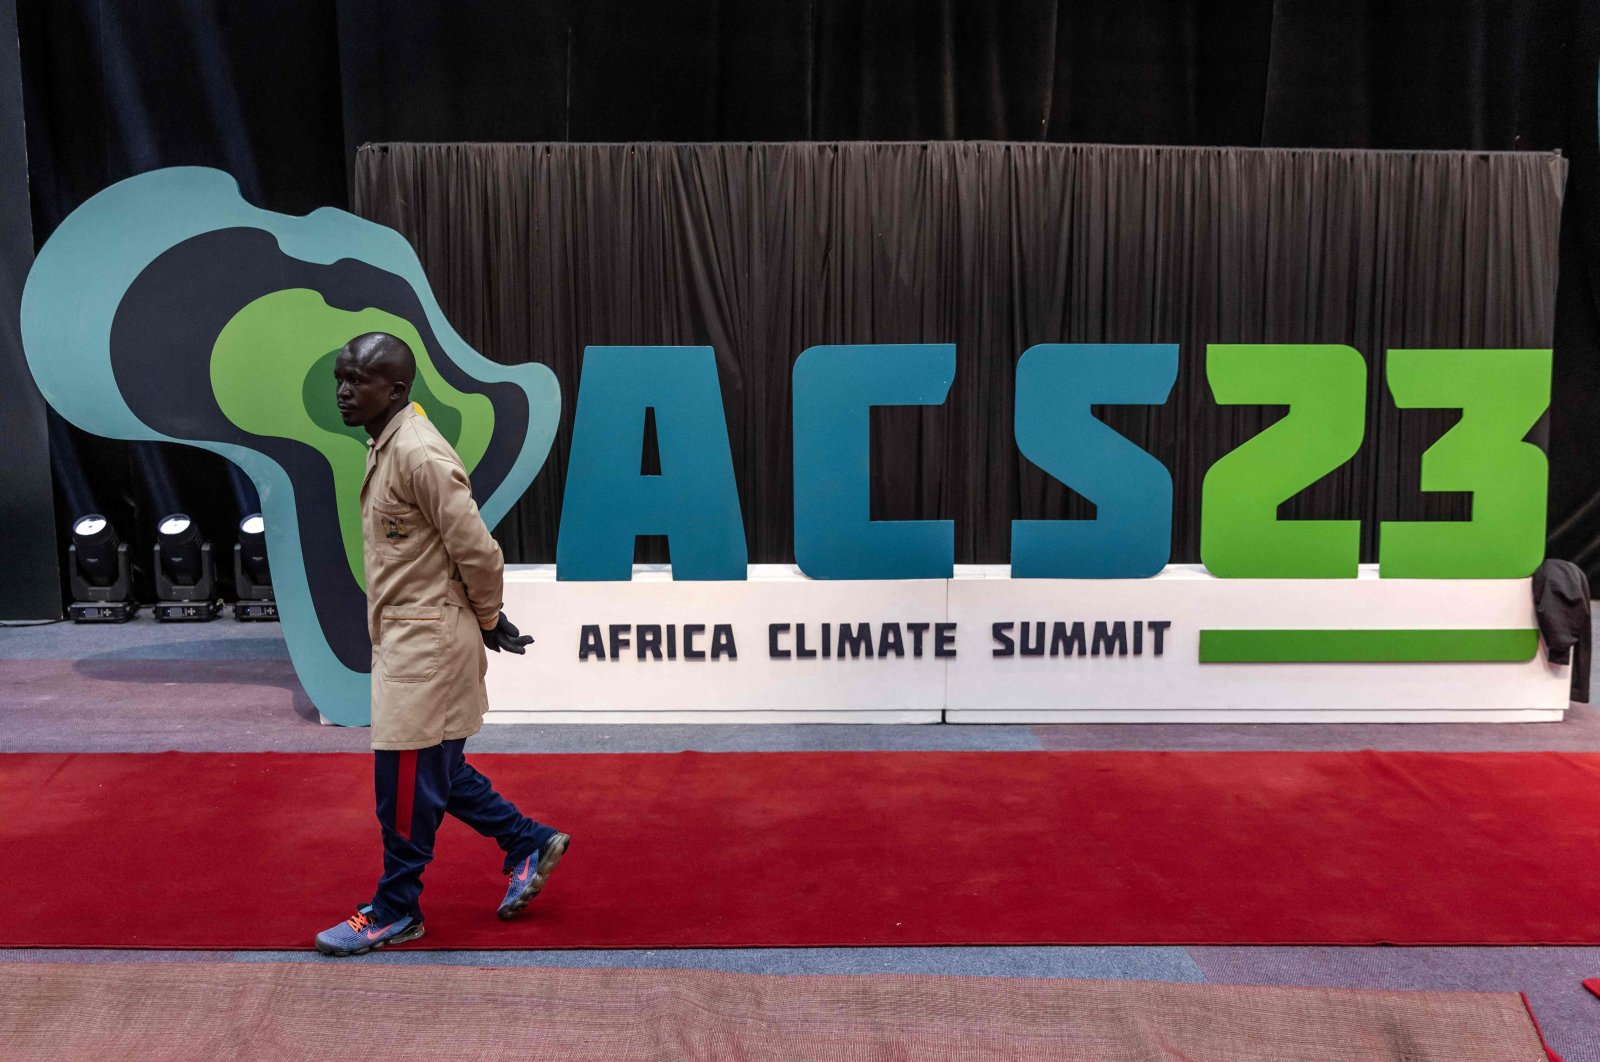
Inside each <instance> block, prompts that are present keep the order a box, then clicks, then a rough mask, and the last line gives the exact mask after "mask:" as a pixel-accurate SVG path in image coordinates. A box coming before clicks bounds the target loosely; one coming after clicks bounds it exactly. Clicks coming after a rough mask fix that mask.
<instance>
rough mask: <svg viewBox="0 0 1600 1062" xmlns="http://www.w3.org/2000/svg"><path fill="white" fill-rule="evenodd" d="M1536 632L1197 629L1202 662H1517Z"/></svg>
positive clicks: (1532, 646)
mask: <svg viewBox="0 0 1600 1062" xmlns="http://www.w3.org/2000/svg"><path fill="white" fill-rule="evenodd" d="M1538 651H1539V632H1538V631H1537V630H1535V629H1534V628H1532V627H1528V628H1524V629H1518V630H1470V631H1417V630H1378V631H1351V630H1322V631H1201V632H1200V662H1201V663H1202V664H1330V663H1338V664H1387V663H1460V662H1483V663H1489V662H1504V663H1521V662H1523V661H1525V660H1532V659H1533V655H1534V654H1535V653H1537V652H1538Z"/></svg>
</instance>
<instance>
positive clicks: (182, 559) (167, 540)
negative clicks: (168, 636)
mask: <svg viewBox="0 0 1600 1062" xmlns="http://www.w3.org/2000/svg"><path fill="white" fill-rule="evenodd" d="M155 558H156V565H155V577H156V608H155V612H156V619H158V620H162V621H163V622H170V621H188V622H205V621H206V620H214V619H216V618H217V613H218V612H220V611H221V610H222V606H221V605H219V604H218V603H217V578H216V565H215V564H213V563H212V560H211V543H209V542H206V541H204V540H203V539H202V538H201V537H200V529H199V528H198V527H196V526H195V523H194V521H193V520H191V519H189V517H188V516H187V515H185V514H184V513H172V514H171V515H169V516H165V517H162V519H161V522H160V523H159V524H157V525H156V545H155Z"/></svg>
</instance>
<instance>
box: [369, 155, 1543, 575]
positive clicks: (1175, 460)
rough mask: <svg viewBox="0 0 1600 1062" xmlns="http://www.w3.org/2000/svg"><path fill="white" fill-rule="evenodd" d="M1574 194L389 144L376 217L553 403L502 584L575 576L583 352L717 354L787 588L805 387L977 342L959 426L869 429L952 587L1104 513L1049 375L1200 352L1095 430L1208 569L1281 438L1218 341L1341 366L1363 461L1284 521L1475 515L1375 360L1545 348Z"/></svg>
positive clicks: (1275, 164)
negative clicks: (1238, 479)
mask: <svg viewBox="0 0 1600 1062" xmlns="http://www.w3.org/2000/svg"><path fill="white" fill-rule="evenodd" d="M1565 176H1566V163H1565V161H1564V160H1563V159H1561V158H1559V157H1557V156H1553V155H1549V154H1532V153H1505V154H1491V153H1482V152H1471V153H1467V152H1461V153H1455V152H1448V153H1447V152H1383V151H1312V150H1276V149H1248V148H1169V147H1111V146H1099V145H1080V144H1020V143H1000V142H987V141H985V142H938V143H862V142H852V143H785V144H658V143H651V144H642V143H641V144H568V143H552V144H379V145H368V146H366V147H363V148H362V149H361V151H360V153H359V156H358V159H357V165H356V174H355V182H356V184H355V208H356V210H357V211H358V212H359V213H361V214H362V215H363V216H365V217H368V218H371V219H373V220H375V221H379V222H382V223H383V224H385V225H390V226H392V227H394V228H396V229H398V230H399V231H400V232H402V233H404V234H405V236H406V237H407V238H408V239H410V241H411V242H412V244H413V245H414V246H415V247H416V249H417V252H418V254H419V255H420V256H421V259H422V263H423V266H424V267H425V269H426V270H427V274H428V277H429V279H430V280H431V282H432V284H433V287H434V291H435V293H436V294H437V295H438V298H439V301H440V303H441V305H442V306H443V308H444V311H445V313H446V314H447V315H448V316H449V318H450V321H451V323H452V324H453V325H454V326H455V328H456V330H457V331H459V332H460V333H461V335H462V337H463V338H464V339H465V340H466V341H467V342H469V343H471V344H472V345H473V346H474V347H476V348H477V349H478V350H480V351H482V352H483V353H484V354H486V355H487V356H489V357H491V358H494V359H495V360H497V361H502V362H510V363H515V362H523V361H540V362H544V363H545V364H547V365H549V366H550V367H551V368H553V369H554V370H555V372H556V375H557V376H558V377H559V378H560V380H561V387H562V423H561V429H560V432H559V433H558V435H557V439H556V443H555V447H554V449H553V450H552V453H551V456H550V459H549V461H548V462H547V464H546V465H545V469H544V471H543V472H541V474H540V476H539V478H538V480H537V481H536V482H535V483H534V485H533V487H532V489H530V490H529V492H528V493H527V495H526V496H525V497H524V498H523V500H522V502H521V503H520V504H519V505H518V506H517V507H516V508H515V510H514V511H513V512H512V513H511V514H510V515H509V516H508V517H507V518H506V520H505V521H504V522H503V523H502V524H501V525H500V527H499V528H498V529H497V531H496V534H497V537H499V538H500V540H501V541H502V543H503V544H504V545H505V547H506V555H507V559H508V560H511V561H521V562H531V561H550V560H553V559H554V556H555V541H556V529H557V527H558V524H559V519H560V506H561V494H562V488H563V483H564V476H563V474H564V470H565V467H566V459H567V452H568V445H569V442H570V438H571V425H572V413H573V408H574V402H575V401H576V399H577V391H578V387H577V385H578V374H579V368H580V365H581V361H582V353H583V348H584V347H585V346H588V345H605V344H663V345H667V344H705V345H709V346H711V347H713V348H714V349H715V350H716V356H717V364H718V367H719V370H720V373H721V384H722V394H723V403H724V406H725V408H726V413H727V419H728V435H729V439H730V442H731V444H732V448H733V458H734V467H735V472H736V475H737V477H738V483H739V494H740V499H741V502H742V504H743V508H744V517H745V527H746V531H747V535H748V539H749V545H750V559H751V561H752V562H769V561H787V560H791V559H792V541H793V529H792V522H793V512H792V492H791V483H792V479H791V477H792V463H791V462H792V454H791V446H792V440H791V434H790V415H789V408H790V388H789V375H790V368H791V366H792V365H793V362H794V359H795V358H796V357H797V356H798V355H799V354H800V352H801V351H803V350H805V349H806V348H807V347H809V346H813V345H816V344H822V343H924V342H926V343H933V342H939V343H952V342H953V343H955V344H956V346H957V354H956V358H957V369H956V379H955V383H954V386H953V387H952V389H951V392H950V397H949V399H948V400H947V401H946V403H945V404H944V405H943V406H940V407H936V408H932V407H930V408H890V409H882V410H877V411H875V412H874V414H873V417H874V420H873V447H874V452H873V515H874V517H875V518H878V519H936V518H937V519H953V520H954V521H955V528H956V560H957V562H958V563H1001V562H1004V561H1006V560H1007V559H1008V558H1009V553H1010V522H1011V520H1012V519H1014V518H1026V519H1049V518H1081V517H1087V516H1091V515H1093V507H1092V506H1091V505H1089V504H1088V503H1087V502H1085V501H1084V500H1083V499H1082V498H1081V497H1079V496H1077V495H1075V494H1073V493H1072V492H1071V491H1069V490H1067V489H1066V488H1064V487H1063V486H1061V485H1060V484H1059V483H1057V482H1055V481H1054V480H1052V479H1050V478H1049V477H1048V476H1046V475H1044V474H1043V473H1042V472H1040V471H1039V470H1038V469H1037V468H1035V467H1034V466H1032V465H1031V464H1030V463H1029V462H1027V461H1026V460H1024V459H1023V458H1022V457H1021V456H1020V455H1019V454H1018V453H1017V450H1016V447H1015V444H1014V442H1013V439H1012V397H1013V396H1012V390H1013V386H1014V380H1013V376H1014V368H1015V364H1016V361H1017V358H1018V357H1019V356H1020V355H1021V354H1022V352H1023V351H1024V350H1026V349H1027V348H1028V347H1029V346H1031V345H1033V344H1035V343H1050V342H1074V343H1082V342H1176V343H1179V344H1181V353H1180V365H1181V367H1180V370H1179V375H1178V382H1177V385H1176V387H1175V388H1174V390H1173V393H1172V396H1171V398H1170V399H1169V401H1168V402H1167V404H1166V405H1165V406H1163V407H1160V408H1146V407H1107V408H1105V409H1103V410H1100V411H1099V412H1100V414H1101V415H1102V417H1103V418H1104V419H1105V420H1106V421H1107V422H1108V423H1110V424H1111V425H1112V426H1113V427H1115V428H1117V429H1118V430H1119V431H1122V432H1123V433H1124V434H1126V435H1127V436H1129V437H1130V438H1131V439H1133V440H1134V441H1136V442H1137V443H1139V444H1140V445H1141V446H1143V447H1145V448H1146V449H1147V450H1149V451H1150V452H1151V453H1153V454H1154V455H1155V456H1156V457H1158V458H1159V459H1160V460H1161V461H1162V462H1163V463H1164V464H1165V465H1166V466H1167V468H1168V469H1170V470H1171V471H1172V474H1173V479H1174V486H1175V499H1174V514H1173V521H1174V527H1173V560H1174V561H1194V560H1197V559H1198V556H1199V512H1200V486H1201V481H1202V479H1203V477H1204V475H1205V472H1206V469H1207V468H1209V467H1210V465H1211V463H1212V462H1213V461H1215V460H1216V459H1217V458H1218V457H1220V456H1221V455H1222V454H1224V453H1226V452H1227V451H1229V450H1230V449H1232V448H1233V447H1235V446H1237V445H1238V444H1239V443H1241V442H1243V441H1244V440H1245V439H1247V438H1249V437H1250V436H1251V435H1253V434H1255V433H1256V432H1258V431H1260V430H1261V429H1262V428H1263V427H1265V426H1266V425H1268V424H1270V423H1271V422H1272V421H1273V420H1275V419H1277V418H1278V417H1279V416H1281V415H1282V412H1283V410H1282V408H1281V407H1279V408H1248V407H1234V406H1218V405H1217V404H1216V403H1215V402H1214V401H1213V398H1212V395H1211V391H1210V388H1209V387H1208V386H1207V384H1206V377H1205V346H1206V344H1207V343H1261V342H1274V343H1346V344H1349V345H1351V346H1353V347H1355V348H1357V349H1358V350H1360V351H1361V352H1362V353H1363V354H1365V355H1366V358H1367V364H1368V368H1369V384H1368V403H1367V405H1368V411H1367V434H1366V439H1365V441H1364V443H1363V445H1362V447H1361V450H1360V451H1359V452H1358V453H1357V455H1356V456H1355V458H1354V459H1353V460H1351V461H1350V462H1348V463H1347V464H1345V465H1344V466H1342V467H1341V468H1339V469H1337V470H1336V471H1334V472H1333V473H1331V474H1330V475H1328V476H1327V477H1325V478H1324V479H1322V480H1321V481H1319V482H1318V483H1316V484H1315V485H1313V486H1312V487H1311V488H1310V489H1308V490H1307V491H1305V492H1303V493H1302V494H1301V495H1299V496H1297V497H1295V498H1293V499H1291V500H1290V501H1289V502H1287V503H1286V504H1285V505H1284V507H1283V510H1282V514H1283V515H1284V516H1286V517H1300V518H1329V519H1333V518H1339V519H1350V518H1360V519H1361V520H1362V522H1363V536H1362V553H1363V560H1372V559H1375V557H1374V550H1375V548H1376V530H1377V522H1378V521H1380V520H1389V519H1463V518H1465V517H1466V516H1467V515H1468V513H1469V501H1468V497H1467V496H1466V495H1460V494H1423V493H1421V492H1420V490H1419V489H1418V480H1419V474H1420V460H1421V454H1422V452H1423V451H1424V450H1425V449H1427V447H1428V446H1430V445H1432V443H1433V442H1434V441H1435V440H1436V439H1437V438H1438V437H1439V435H1440V434H1441V433H1442V432H1443V431H1444V430H1446V429H1447V428H1448V427H1449V426H1450V425H1451V424H1453V423H1454V422H1455V421H1456V419H1457V418H1458V416H1459V415H1458V414H1456V413H1453V412H1444V411H1412V410H1407V411H1403V412H1402V411H1400V410H1397V409H1396V408H1395V406H1394V403H1393V401H1392V399H1391V398H1390V396H1389V393H1388V389H1387V387H1386V386H1385V385H1384V358H1385V351H1386V350H1389V349H1394V348H1406V347H1548V346H1550V344H1551V333H1552V322H1553V311H1554V303H1555V285H1556V249H1557V228H1558V223H1559V218H1560V207H1561V191H1562V187H1563V183H1564V180H1565ZM1557 386H1558V387H1559V381H1558V383H1557ZM1542 433H1543V426H1542V425H1541V427H1540V428H1538V429H1536V430H1535V432H1534V433H1533V436H1532V437H1533V438H1534V439H1535V440H1536V441H1542ZM642 445H643V444H642ZM642 456H643V455H642ZM638 559H640V560H663V559H666V551H665V549H664V547H663V544H662V543H660V542H658V541H644V542H642V543H641V550H640V554H639V557H638Z"/></svg>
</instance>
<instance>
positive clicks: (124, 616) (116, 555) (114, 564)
mask: <svg viewBox="0 0 1600 1062" xmlns="http://www.w3.org/2000/svg"><path fill="white" fill-rule="evenodd" d="M67 582H68V584H69V585H70V586H71V588H72V604H71V605H69V606H67V615H69V616H71V617H72V619H73V622H75V623H125V622H127V621H128V620H130V619H132V618H133V617H134V614H135V613H136V612H138V611H139V606H138V604H137V603H135V602H134V601H133V600H132V596H133V595H132V589H133V579H132V576H131V573H130V570H129V566H128V546H127V544H126V543H124V542H123V541H122V540H121V539H119V538H118V537H117V531H116V528H114V527H112V526H111V521H109V520H107V519H106V518H105V517H104V516H101V515H100V514H99V513H85V514H84V515H82V516H80V517H78V518H77V519H76V520H74V521H73V522H72V545H70V546H68V547H67Z"/></svg>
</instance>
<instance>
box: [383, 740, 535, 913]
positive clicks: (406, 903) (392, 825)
mask: <svg viewBox="0 0 1600 1062" xmlns="http://www.w3.org/2000/svg"><path fill="white" fill-rule="evenodd" d="M466 744H467V740H466V738H460V739H458V740H456V741H446V742H444V743H443V744H439V745H432V746H429V747H428V748H425V749H406V750H403V751H398V752H396V751H390V750H374V752H373V754H372V756H373V784H374V789H375V791H376V795H377V798H378V823H379V824H380V825H381V826H382V827H383V877H382V878H380V879H379V880H378V894H377V895H376V896H374V897H373V898H372V919H373V921H374V922H376V923H377V924H379V925H387V924H388V923H390V922H393V921H395V920H396V919H398V918H400V917H401V916H403V915H408V914H409V915H413V916H414V917H416V918H421V917H422V909H421V908H420V907H419V906H418V905H417V900H418V897H420V896H421V895H422V871H423V869H424V868H426V867H427V865H428V863H429V862H430V861H431V860H432V859H433V838H434V834H436V833H437V832H438V830H439V823H441V822H443V821H444V816H445V812H449V813H450V814H452V815H454V816H455V817H456V818H458V819H460V820H461V821H462V822H464V823H466V824H467V825H468V826H471V827H472V828H473V829H474V830H477V831H478V832H479V833H481V834H483V835H484V836H485V837H493V838H494V839H495V841H496V842H497V843H498V844H499V845H500V850H501V851H502V852H504V853H505V854H506V859H505V866H504V867H503V869H504V870H505V871H507V872H509V871H510V870H511V868H512V867H513V866H515V865H516V864H517V863H519V862H521V861H522V860H523V859H524V858H526V857H527V856H530V855H532V854H533V853H534V852H537V851H538V850H539V849H540V848H541V847H543V845H544V842H545V841H547V840H549V839H550V837H551V836H553V835H554V834H555V832H556V831H555V830H554V829H553V828H551V827H549V826H541V825H540V824H539V823H537V822H534V821H533V820H532V819H530V818H528V817H527V816H526V815H524V814H523V813H522V812H520V811H518V810H517V809H516V806H515V805H514V804H512V803H511V802H510V801H509V800H507V799H506V798H505V797H503V796H501V795H500V794H499V793H496V792H495V791H494V786H493V785H491V784H490V783H489V779H487V778H485V777H484V776H483V775H481V774H479V773H478V772H477V771H476V770H474V769H473V767H472V765H471V764H469V763H468V762H467V758H466Z"/></svg>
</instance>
